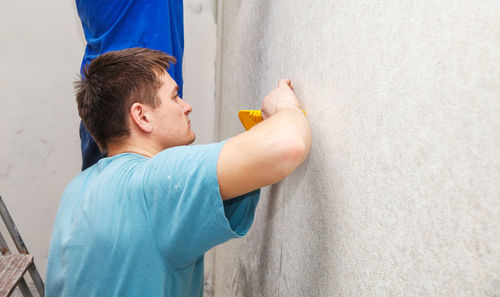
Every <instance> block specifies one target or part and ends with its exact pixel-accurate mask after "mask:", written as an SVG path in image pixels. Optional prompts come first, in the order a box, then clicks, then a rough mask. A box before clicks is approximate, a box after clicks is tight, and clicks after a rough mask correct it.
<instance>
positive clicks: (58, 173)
mask: <svg viewBox="0 0 500 297" xmlns="http://www.w3.org/2000/svg"><path fill="white" fill-rule="evenodd" d="M82 35H83V34H82V32H81V29H80V24H79V22H78V19H77V18H76V10H75V7H74V3H73V1H67V0H56V1H48V2H45V1H15V0H6V1H1V2H0V40H1V41H0V43H1V46H0V91H1V95H0V102H1V103H2V105H1V106H2V107H1V108H0V195H2V197H3V199H4V201H5V203H6V204H7V207H8V208H9V211H10V213H11V215H12V217H13V219H14V222H15V223H16V225H17V227H18V229H19V231H20V233H21V236H22V237H23V239H24V241H25V243H26V246H27V247H28V250H29V251H30V253H31V254H32V255H34V257H35V263H36V265H37V267H38V270H39V271H40V273H41V274H42V276H44V275H45V266H46V262H47V253H48V249H49V241H50V234H51V230H52V224H53V222H54V220H55V216H56V211H57V205H58V203H59V198H60V196H61V194H62V191H63V190H64V188H65V187H66V184H67V183H68V182H69V181H70V180H71V179H72V178H73V177H74V176H75V175H76V174H77V173H78V172H79V171H80V166H81V161H80V141H79V136H78V125H79V117H78V113H77V110H76V102H75V99H74V95H73V85H72V82H73V81H74V80H75V79H76V77H77V74H78V72H79V69H80V63H81V57H82V53H83V50H82V49H83V46H84V45H83V40H82V38H83V37H82ZM2 227H3V222H1V220H0V231H2V234H7V233H3V231H4V229H3V228H2ZM9 239H10V237H9ZM11 247H12V248H13V246H11Z"/></svg>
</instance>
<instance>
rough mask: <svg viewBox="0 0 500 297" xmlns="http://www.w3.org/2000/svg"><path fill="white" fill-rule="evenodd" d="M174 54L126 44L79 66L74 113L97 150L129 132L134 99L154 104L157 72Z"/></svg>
mask: <svg viewBox="0 0 500 297" xmlns="http://www.w3.org/2000/svg"><path fill="white" fill-rule="evenodd" d="M170 63H175V58H174V57H172V56H169V55H167V54H165V53H164V52H161V51H156V50H151V49H146V48H129V49H124V50H120V51H113V52H108V53H105V54H103V55H101V56H99V57H98V58H96V59H95V60H94V61H92V63H90V65H87V66H85V67H84V68H83V74H82V75H81V77H80V80H78V81H76V82H75V89H76V102H77V104H78V114H79V115H80V118H81V119H82V121H83V124H84V125H85V127H86V128H87V130H88V131H89V132H90V134H91V135H92V136H93V137H94V140H95V141H96V143H97V145H98V146H99V148H100V149H101V151H106V150H107V144H108V143H110V142H116V141H120V140H121V139H123V138H124V137H126V136H128V135H129V133H130V132H129V127H128V120H127V119H128V113H129V110H130V108H131V106H132V104H134V103H135V102H139V103H143V104H147V105H149V106H152V107H156V106H157V105H158V103H159V99H158V97H157V93H158V89H159V88H160V87H161V81H160V79H159V76H160V75H162V74H163V73H165V72H166V69H167V68H168V67H169V66H170Z"/></svg>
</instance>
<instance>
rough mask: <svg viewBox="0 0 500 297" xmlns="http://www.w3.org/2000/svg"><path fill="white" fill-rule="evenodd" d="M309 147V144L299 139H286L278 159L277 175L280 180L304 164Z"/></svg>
mask: <svg viewBox="0 0 500 297" xmlns="http://www.w3.org/2000/svg"><path fill="white" fill-rule="evenodd" d="M309 146H310V144H308V143H307V142H304V141H303V140H301V139H288V140H287V141H286V143H285V145H284V146H283V151H282V153H281V158H280V164H281V166H279V167H280V173H279V175H280V176H281V179H284V178H286V177H287V176H289V175H290V174H292V172H293V171H295V169H297V167H299V165H300V164H302V162H304V160H305V159H306V157H307V154H308V153H309Z"/></svg>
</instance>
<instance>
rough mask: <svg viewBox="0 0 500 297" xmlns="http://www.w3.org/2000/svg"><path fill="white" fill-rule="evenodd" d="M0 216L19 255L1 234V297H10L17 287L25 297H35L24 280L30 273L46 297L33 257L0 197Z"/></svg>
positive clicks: (40, 293)
mask: <svg viewBox="0 0 500 297" xmlns="http://www.w3.org/2000/svg"><path fill="white" fill-rule="evenodd" d="M0 216H1V217H2V219H3V222H4V223H5V227H7V230H8V232H9V234H10V236H11V237H12V240H13V241H14V244H15V245H16V248H17V250H18V251H19V254H12V253H11V252H10V250H9V247H8V246H7V242H6V241H5V238H4V237H3V235H2V233H1V232H0V252H1V256H0V297H8V296H10V294H12V292H13V291H14V289H15V288H16V286H19V289H20V290H21V293H22V294H23V296H24V297H33V295H32V294H31V291H30V289H29V287H28V285H27V284H26V281H25V280H24V274H25V273H26V271H28V272H29V273H30V275H31V278H32V279H33V283H34V284H35V287H36V289H37V291H38V294H39V295H40V296H41V297H45V292H44V287H45V286H44V284H43V281H42V278H41V277H40V274H39V273H38V270H37V269H36V266H35V262H33V256H31V255H30V254H29V253H28V249H27V248H26V246H25V245H24V242H23V240H22V238H21V235H20V234H19V231H17V228H16V225H14V221H13V220H12V217H11V216H10V214H9V212H8V210H7V207H6V206H5V203H4V202H3V199H2V197H1V196H0Z"/></svg>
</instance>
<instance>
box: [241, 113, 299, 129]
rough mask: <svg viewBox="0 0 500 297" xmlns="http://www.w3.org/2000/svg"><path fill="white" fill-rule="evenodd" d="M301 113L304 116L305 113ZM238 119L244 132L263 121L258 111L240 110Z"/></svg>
mask: <svg viewBox="0 0 500 297" xmlns="http://www.w3.org/2000/svg"><path fill="white" fill-rule="evenodd" d="M303 112H304V114H306V112H305V111H303ZM238 117H239V118H240V121H241V124H242V125H243V127H245V130H249V129H250V128H252V127H253V126H255V125H256V124H258V123H260V122H262V120H263V118H262V112H261V111H260V110H240V111H239V112H238Z"/></svg>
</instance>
